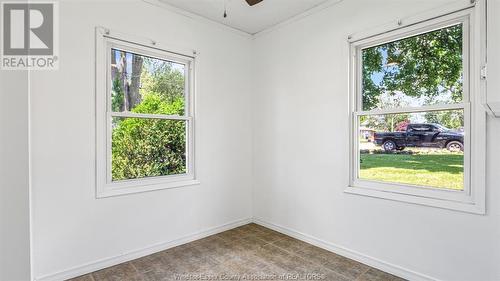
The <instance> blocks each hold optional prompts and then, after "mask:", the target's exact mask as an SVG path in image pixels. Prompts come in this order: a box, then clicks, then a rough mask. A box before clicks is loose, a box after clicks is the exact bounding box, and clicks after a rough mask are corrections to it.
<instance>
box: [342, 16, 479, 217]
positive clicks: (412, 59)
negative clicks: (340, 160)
mask: <svg viewBox="0 0 500 281" xmlns="http://www.w3.org/2000/svg"><path fill="white" fill-rule="evenodd" d="M474 11H475V10H474V8H472V7H470V8H468V9H463V10H462V11H459V12H456V13H451V14H448V15H446V16H441V17H429V18H431V20H423V19H419V20H415V23H413V24H408V25H407V26H404V27H399V28H397V29H392V30H391V31H388V32H381V33H379V34H376V35H373V36H366V37H365V38H360V39H351V53H352V63H351V66H352V72H351V75H352V77H351V81H352V84H351V85H352V86H351V89H352V90H351V97H352V99H351V114H352V119H351V120H352V122H351V126H350V127H351V140H352V144H351V148H352V149H351V157H350V159H351V160H350V162H351V164H350V185H349V187H348V188H347V190H346V191H347V192H349V193H355V194H361V195H368V196H373V197H381V198H386V199H394V200H399V201H406V202H412V203H417V204H423V205H430V206H436V207H443V208H450V209H457V210H463V211H469V212H475V213H482V212H484V169H483V170H481V168H482V167H484V159H485V158H484V138H485V125H484V118H485V117H484V110H483V109H482V107H481V106H480V102H478V99H479V95H480V91H481V86H480V85H481V83H482V82H481V81H479V75H477V72H476V71H477V69H479V68H480V67H479V66H478V63H479V61H480V60H479V59H478V58H479V57H480V52H479V49H480V48H478V47H477V46H475V44H474V41H473V40H472V38H477V39H478V41H479V39H480V37H478V33H477V32H476V29H475V28H477V26H476V24H475V22H474ZM474 36H477V37H474ZM478 41H477V42H478ZM481 142H483V143H481ZM475 164H478V165H479V166H476V165H475Z"/></svg>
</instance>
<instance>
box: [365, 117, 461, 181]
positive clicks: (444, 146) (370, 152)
mask: <svg viewBox="0 0 500 281" xmlns="http://www.w3.org/2000/svg"><path fill="white" fill-rule="evenodd" d="M359 122H360V123H359V125H360V126H359V136H360V139H359V148H360V171H359V178H360V179H363V180H374V181H383V182H392V183H401V184H411V185H417V186H427V187H435V188H446V189H455V190H463V188H464V152H463V149H464V145H463V144H464V128H463V126H464V112H463V110H448V111H435V112H423V113H408V114H386V115H370V116H361V117H360V120H359Z"/></svg>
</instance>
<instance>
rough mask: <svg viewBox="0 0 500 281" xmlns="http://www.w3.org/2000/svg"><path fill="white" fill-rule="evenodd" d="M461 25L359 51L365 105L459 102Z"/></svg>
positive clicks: (388, 105) (368, 106)
mask: <svg viewBox="0 0 500 281" xmlns="http://www.w3.org/2000/svg"><path fill="white" fill-rule="evenodd" d="M462 39H463V38H462V24H458V25H454V26H449V27H446V28H442V29H439V30H436V31H432V32H429V33H424V34H420V35H417V36H413V37H410V38H406V39H401V40H398V41H394V42H390V43H386V44H382V45H379V46H375V47H371V48H367V49H363V50H362V61H363V62H362V67H363V74H362V76H363V77H362V99H363V101H362V103H363V106H362V107H363V110H372V109H386V108H395V107H418V106H423V105H434V104H452V103H460V102H462V99H463V60H462Z"/></svg>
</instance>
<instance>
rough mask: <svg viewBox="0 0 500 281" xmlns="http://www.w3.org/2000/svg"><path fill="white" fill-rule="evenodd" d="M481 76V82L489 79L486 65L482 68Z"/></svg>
mask: <svg viewBox="0 0 500 281" xmlns="http://www.w3.org/2000/svg"><path fill="white" fill-rule="evenodd" d="M480 76H481V80H486V78H488V68H487V67H486V65H483V66H481V73H480Z"/></svg>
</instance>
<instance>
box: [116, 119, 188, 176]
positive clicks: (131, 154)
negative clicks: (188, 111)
mask: <svg viewBox="0 0 500 281" xmlns="http://www.w3.org/2000/svg"><path fill="white" fill-rule="evenodd" d="M111 171H112V180H113V181H118V180H127V179H138V178H145V177H154V176H168V175H177V174H185V173H186V171H187V167H186V121H184V120H163V119H143V118H122V117H113V121H112V159H111Z"/></svg>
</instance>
